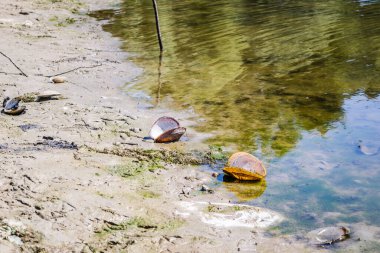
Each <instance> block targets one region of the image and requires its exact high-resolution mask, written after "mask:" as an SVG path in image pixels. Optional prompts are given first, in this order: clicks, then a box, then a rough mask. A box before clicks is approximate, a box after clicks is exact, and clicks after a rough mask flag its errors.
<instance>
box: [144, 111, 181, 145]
mask: <svg viewBox="0 0 380 253" xmlns="http://www.w3.org/2000/svg"><path fill="white" fill-rule="evenodd" d="M185 132H186V128H184V127H180V126H179V123H178V121H177V120H175V119H174V118H171V117H161V118H159V119H158V120H156V122H154V124H153V126H152V128H151V129H150V132H149V136H150V137H151V138H152V139H154V141H155V142H159V143H164V142H173V141H178V140H179V139H180V138H181V136H182V135H183V134H184V133H185Z"/></svg>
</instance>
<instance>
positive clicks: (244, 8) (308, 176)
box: [93, 0, 380, 230]
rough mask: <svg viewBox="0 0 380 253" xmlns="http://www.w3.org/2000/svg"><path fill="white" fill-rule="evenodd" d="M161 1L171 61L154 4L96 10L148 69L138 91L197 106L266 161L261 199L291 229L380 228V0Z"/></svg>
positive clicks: (206, 124) (222, 135) (229, 139)
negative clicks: (367, 148) (364, 147)
mask: <svg viewBox="0 0 380 253" xmlns="http://www.w3.org/2000/svg"><path fill="white" fill-rule="evenodd" d="M158 4H159V11H160V21H161V30H162V35H163V42H164V47H165V51H164V54H163V58H162V64H161V67H160V68H159V62H158V58H159V52H158V44H157V37H156V34H155V27H154V16H153V10H152V6H151V1H149V0H144V1H130V0H124V3H123V4H122V5H121V6H120V9H119V10H117V11H101V12H97V13H94V14H93V15H94V16H96V17H97V18H99V19H109V20H110V22H109V23H108V24H106V25H104V29H105V30H106V31H109V32H111V33H112V34H113V35H115V36H118V37H121V38H123V40H124V44H123V48H124V49H125V50H126V51H129V52H134V53H136V56H134V57H133V61H134V62H136V63H137V64H138V65H140V66H143V67H144V68H145V74H144V76H143V77H142V78H141V80H140V82H139V83H138V84H136V85H135V86H134V87H133V89H134V90H144V91H146V92H147V93H148V94H149V95H151V96H152V101H151V102H152V103H156V101H155V98H156V97H159V98H160V100H161V104H164V106H166V105H167V104H168V103H170V104H171V106H174V107H176V108H179V109H181V108H189V107H190V108H193V109H194V111H195V112H196V113H197V114H198V115H200V116H201V117H202V118H204V119H205V121H200V123H199V127H198V128H199V130H200V131H206V132H213V133H215V135H214V136H215V137H213V138H212V139H210V140H209V141H210V143H213V144H220V145H224V146H228V147H234V148H235V149H239V150H245V151H247V150H250V151H251V152H252V153H254V154H256V155H258V156H259V157H261V158H263V159H264V161H266V162H267V163H268V165H269V166H267V167H268V173H269V175H268V177H267V182H266V184H267V189H266V190H265V192H264V194H263V195H262V196H261V197H260V198H256V199H254V200H252V201H251V203H253V204H255V205H263V206H266V207H269V208H273V209H276V210H278V211H280V212H283V213H285V214H286V215H288V217H291V218H294V219H290V220H289V224H288V225H289V226H288V227H289V228H290V230H291V228H292V227H293V225H294V226H295V227H297V226H305V227H306V228H310V226H311V227H318V226H321V225H324V224H331V223H335V222H342V221H350V222H354V221H366V222H369V223H372V224H375V225H379V226H380V218H379V217H378V216H377V215H376V214H377V213H379V211H380V204H379V203H380V201H378V200H379V197H380V196H379V194H380V191H379V188H380V186H379V185H378V183H377V182H378V181H379V180H380V172H379V171H378V167H379V165H380V162H379V161H380V159H379V158H380V155H379V154H375V155H372V156H367V155H365V154H363V153H362V152H360V149H358V148H357V146H358V143H359V141H362V142H363V143H369V142H370V143H369V144H368V145H371V147H372V146H375V147H376V146H378V147H380V139H379V138H380V128H379V126H380V124H379V123H380V122H379V118H380V98H379V92H380V1H376V0H372V1H371V0H361V1H360V0H357V1H355V0H351V1H348V0H347V1H345V0H340V1H336V0H311V1H275V0H274V1H259V0H256V1H254V0H237V1H227V0H220V1H206V0H201V1H195V0H184V1H168V0H161V1H159V3H158ZM158 68H159V69H160V78H159V80H158V74H159V70H158ZM159 82H160V85H158V84H159ZM130 91H131V90H130ZM158 92H159V94H157V93H158ZM156 105H157V104H156ZM157 106H160V105H157ZM225 187H227V188H231V186H230V185H229V184H226V186H225ZM233 188H234V187H233ZM264 188H265V187H264ZM237 191H240V190H235V188H234V189H232V192H237ZM241 191H242V192H244V191H245V190H244V189H241ZM237 198H238V199H239V198H240V197H239V196H238V197H237ZM244 200H247V199H244ZM300 223H302V224H300Z"/></svg>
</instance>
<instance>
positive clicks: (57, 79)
mask: <svg viewBox="0 0 380 253" xmlns="http://www.w3.org/2000/svg"><path fill="white" fill-rule="evenodd" d="M51 80H52V81H53V83H64V82H65V81H66V78H65V77H63V76H56V77H53V78H52V79H51Z"/></svg>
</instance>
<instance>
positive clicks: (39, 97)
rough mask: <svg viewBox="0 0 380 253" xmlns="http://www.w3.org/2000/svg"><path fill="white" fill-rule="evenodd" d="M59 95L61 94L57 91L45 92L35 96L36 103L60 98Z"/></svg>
mask: <svg viewBox="0 0 380 253" xmlns="http://www.w3.org/2000/svg"><path fill="white" fill-rule="evenodd" d="M61 95H62V94H61V93H59V92H58V91H54V90H46V91H43V92H40V93H38V94H37V97H36V101H37V102H38V101H41V100H48V99H52V98H56V97H57V96H61Z"/></svg>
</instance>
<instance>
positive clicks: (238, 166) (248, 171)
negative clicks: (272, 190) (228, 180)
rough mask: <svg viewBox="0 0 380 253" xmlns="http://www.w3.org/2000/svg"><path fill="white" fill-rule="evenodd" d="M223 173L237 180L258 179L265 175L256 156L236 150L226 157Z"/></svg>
mask: <svg viewBox="0 0 380 253" xmlns="http://www.w3.org/2000/svg"><path fill="white" fill-rule="evenodd" d="M223 171H224V173H226V174H227V175H229V176H232V177H234V178H236V179H238V180H246V181H253V180H260V179H262V178H264V177H265V176H266V175H267V171H266V169H265V167H264V164H263V163H262V162H261V161H260V160H259V159H258V158H256V157H254V156H253V155H251V154H248V153H245V152H237V153H235V154H233V155H232V156H231V157H230V159H228V162H227V165H226V167H225V168H224V169H223Z"/></svg>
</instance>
